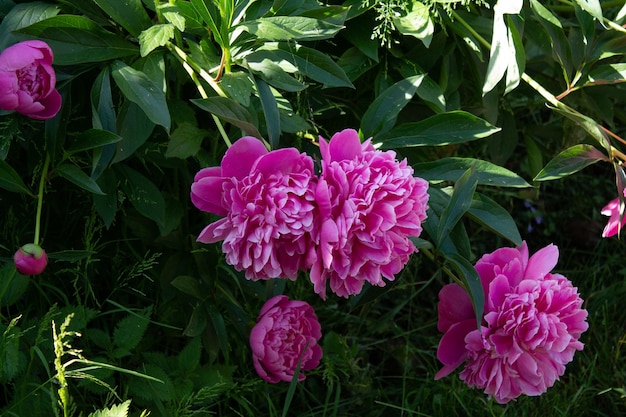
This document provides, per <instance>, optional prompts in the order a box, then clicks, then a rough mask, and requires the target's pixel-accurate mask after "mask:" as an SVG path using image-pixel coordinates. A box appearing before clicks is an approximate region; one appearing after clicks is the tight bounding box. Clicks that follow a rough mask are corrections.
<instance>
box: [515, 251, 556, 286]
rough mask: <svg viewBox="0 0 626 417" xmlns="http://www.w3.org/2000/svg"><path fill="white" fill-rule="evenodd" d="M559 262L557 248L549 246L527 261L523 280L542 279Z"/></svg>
mask: <svg viewBox="0 0 626 417" xmlns="http://www.w3.org/2000/svg"><path fill="white" fill-rule="evenodd" d="M558 260H559V248H558V247H556V246H555V245H553V244H549V245H548V246H546V247H545V248H542V249H540V250H538V251H537V252H535V254H534V255H533V256H531V257H530V259H529V260H528V266H527V267H526V272H525V273H524V279H534V280H540V279H543V278H544V277H545V276H546V274H548V273H549V272H550V271H552V269H553V268H554V267H555V266H556V264H557V262H558Z"/></svg>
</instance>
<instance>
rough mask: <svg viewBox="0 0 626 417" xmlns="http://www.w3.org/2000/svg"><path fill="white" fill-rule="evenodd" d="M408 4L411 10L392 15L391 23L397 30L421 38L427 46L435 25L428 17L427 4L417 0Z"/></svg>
mask: <svg viewBox="0 0 626 417" xmlns="http://www.w3.org/2000/svg"><path fill="white" fill-rule="evenodd" d="M410 4H411V10H410V11H409V12H408V13H407V14H401V15H400V16H397V17H394V18H393V24H394V26H395V27H396V29H397V30H398V32H400V33H402V34H403V35H409V36H413V37H415V38H417V39H419V40H421V41H422V42H423V43H424V46H426V47H427V48H428V47H429V46H430V42H431V41H432V39H433V33H434V32H435V25H434V23H433V20H432V19H431V18H430V10H429V8H428V6H426V5H425V4H423V3H421V2H418V1H415V2H412V3H410Z"/></svg>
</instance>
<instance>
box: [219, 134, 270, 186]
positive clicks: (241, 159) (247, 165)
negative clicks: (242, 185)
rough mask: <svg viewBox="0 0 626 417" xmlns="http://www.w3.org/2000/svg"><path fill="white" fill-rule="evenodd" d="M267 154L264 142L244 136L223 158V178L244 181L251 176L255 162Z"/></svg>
mask: <svg viewBox="0 0 626 417" xmlns="http://www.w3.org/2000/svg"><path fill="white" fill-rule="evenodd" d="M267 153H268V150H267V148H266V147H265V145H264V144H263V142H261V141H260V140H259V139H257V138H255V137H252V136H244V137H242V138H240V139H238V140H237V141H235V143H233V144H232V146H231V147H230V148H228V150H227V151H226V153H225V154H224V158H222V164H221V167H222V176H223V177H234V178H237V179H238V180H241V179H243V178H244V177H245V176H247V175H248V174H250V171H251V170H252V166H253V165H254V162H255V161H256V160H257V159H258V158H259V157H261V156H263V155H265V154H267Z"/></svg>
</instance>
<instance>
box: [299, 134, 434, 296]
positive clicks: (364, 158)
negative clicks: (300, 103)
mask: <svg viewBox="0 0 626 417" xmlns="http://www.w3.org/2000/svg"><path fill="white" fill-rule="evenodd" d="M320 151H321V154H322V173H321V175H320V179H319V182H318V185H317V190H316V200H317V204H318V207H319V215H320V228H319V235H318V236H317V241H318V251H317V252H318V256H317V260H316V262H315V264H314V265H313V268H312V270H311V281H312V282H313V284H314V289H315V292H316V293H318V294H320V296H321V297H322V298H325V296H326V283H327V282H328V283H329V284H330V289H331V290H332V291H333V292H334V293H335V294H337V295H339V296H342V297H346V298H347V297H348V296H349V295H354V294H358V293H360V292H361V289H362V288H363V285H364V283H365V282H369V283H370V284H371V285H375V286H384V285H385V282H384V280H383V278H386V279H388V280H390V281H392V280H393V279H394V275H395V274H397V273H398V272H400V271H401V270H402V268H403V267H404V265H405V264H406V263H407V261H408V259H409V256H410V255H411V254H412V253H413V252H415V251H416V250H417V249H416V248H415V245H414V244H413V243H412V242H411V241H410V240H409V236H415V237H417V236H419V235H420V233H421V232H422V222H423V221H424V220H425V219H426V209H427V205H428V193H427V191H428V182H427V181H425V180H423V179H421V178H418V177H414V176H413V168H411V167H410V166H409V165H407V163H406V160H403V161H402V162H398V161H397V160H396V154H395V152H393V151H386V152H381V151H378V150H376V149H374V147H373V146H372V144H371V143H370V141H369V140H367V141H365V142H364V143H361V142H360V140H359V136H358V133H357V132H356V131H355V130H352V129H346V130H343V131H341V132H338V133H336V134H335V135H333V137H332V138H331V140H330V142H329V143H327V142H326V141H325V140H324V139H323V138H320Z"/></svg>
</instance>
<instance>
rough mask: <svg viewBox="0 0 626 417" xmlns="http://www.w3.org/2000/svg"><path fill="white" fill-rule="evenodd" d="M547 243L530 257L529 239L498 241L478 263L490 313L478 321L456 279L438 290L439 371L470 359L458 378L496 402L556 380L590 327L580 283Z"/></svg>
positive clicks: (444, 372)
mask: <svg viewBox="0 0 626 417" xmlns="http://www.w3.org/2000/svg"><path fill="white" fill-rule="evenodd" d="M558 256H559V252H558V249H557V247H556V246H554V245H548V246H546V247H545V248H543V249H541V250H539V251H538V252H536V253H535V254H534V255H533V256H531V257H530V258H529V253H528V248H527V246H526V242H523V244H522V246H520V247H518V248H501V249H498V250H496V251H494V252H493V253H490V254H487V255H485V256H483V257H482V258H481V259H480V260H479V261H478V262H477V263H476V265H475V268H476V271H477V272H478V274H479V276H480V278H481V281H482V285H483V290H484V294H485V305H484V310H485V315H484V317H483V321H482V325H481V327H480V329H478V328H477V323H476V318H475V316H474V313H473V309H472V304H471V300H470V297H469V295H468V294H467V293H466V292H465V290H463V289H462V288H461V287H460V286H458V285H457V284H449V285H446V286H444V287H443V288H442V290H441V291H440V293H439V305H438V312H439V321H438V324H437V326H438V329H439V330H440V331H441V332H443V333H444V335H443V337H442V338H441V341H440V343H439V347H438V350H437V358H438V359H439V360H440V361H441V362H442V363H443V365H444V366H443V368H442V369H441V370H440V371H439V372H438V373H437V374H436V376H435V378H436V379H439V378H442V377H444V376H446V375H448V374H450V373H451V372H453V371H454V370H455V369H456V368H457V367H459V366H460V365H462V364H463V363H465V366H464V368H463V370H462V371H461V373H460V375H459V376H460V378H461V379H462V380H463V381H465V382H466V383H467V384H468V385H469V386H470V387H474V388H479V389H483V390H484V391H485V393H486V394H487V395H489V396H491V397H493V398H495V400H496V401H497V402H498V403H502V404H504V403H507V402H509V401H511V400H513V399H515V398H517V397H519V396H520V395H522V394H524V395H529V396H537V395H541V394H542V393H544V392H545V391H546V390H547V389H548V388H549V387H551V386H552V385H554V383H555V382H556V380H558V379H559V377H560V376H562V375H563V373H564V372H565V365H567V364H568V363H569V362H571V361H572V360H573V357H574V353H575V352H576V351H578V350H582V349H583V344H582V342H580V340H579V338H580V336H581V334H582V333H583V332H585V331H586V330H587V328H588V324H587V321H586V319H587V311H586V310H585V309H583V308H582V303H583V300H582V299H581V298H580V296H579V294H578V292H577V289H576V288H575V287H573V286H572V283H571V282H570V281H569V280H568V279H567V278H565V277H564V276H562V275H559V274H552V273H550V271H551V270H552V268H554V266H555V265H556V263H557V261H558Z"/></svg>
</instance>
